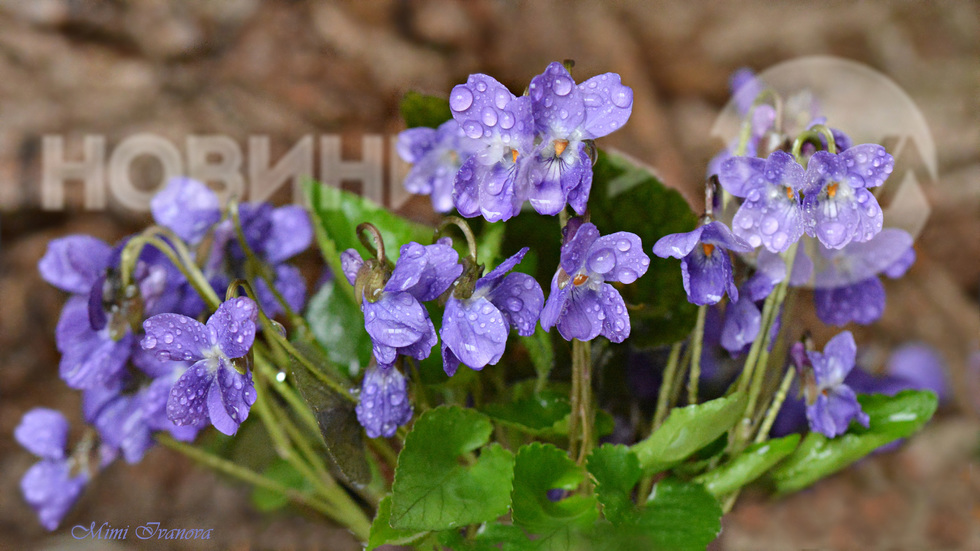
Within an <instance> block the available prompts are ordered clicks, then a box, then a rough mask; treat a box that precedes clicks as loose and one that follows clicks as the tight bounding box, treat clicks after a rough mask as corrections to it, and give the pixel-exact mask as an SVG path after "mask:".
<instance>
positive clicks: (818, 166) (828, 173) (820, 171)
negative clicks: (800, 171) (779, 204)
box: [803, 151, 851, 195]
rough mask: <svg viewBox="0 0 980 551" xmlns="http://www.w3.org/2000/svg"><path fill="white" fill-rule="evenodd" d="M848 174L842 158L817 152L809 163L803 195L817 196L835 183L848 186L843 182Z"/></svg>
mask: <svg viewBox="0 0 980 551" xmlns="http://www.w3.org/2000/svg"><path fill="white" fill-rule="evenodd" d="M846 173H847V167H846V166H845V165H844V162H843V160H842V159H841V157H840V156H838V155H834V154H833V153H830V152H829V151H817V152H816V153H814V154H813V155H812V156H811V157H810V160H809V161H807V166H806V173H805V174H804V178H803V179H804V185H803V193H805V194H806V195H816V194H817V193H820V192H821V191H822V190H823V189H824V188H825V187H826V186H827V185H828V184H831V183H834V182H837V183H838V184H839V185H840V184H843V185H847V184H846V183H844V182H843V180H844V179H845V174H846ZM848 187H851V186H848Z"/></svg>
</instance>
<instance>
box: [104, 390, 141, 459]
mask: <svg viewBox="0 0 980 551" xmlns="http://www.w3.org/2000/svg"><path fill="white" fill-rule="evenodd" d="M89 422H90V423H92V425H93V426H94V427H95V428H96V430H97V431H98V433H99V439H100V440H102V442H103V444H105V445H107V446H111V447H113V448H115V449H116V450H118V451H121V452H122V456H123V459H125V460H126V462H127V463H129V464H135V463H139V462H140V461H142V460H143V456H144V455H145V454H146V452H147V450H149V449H150V448H152V447H153V437H152V435H151V434H150V428H149V427H148V426H147V425H146V422H145V420H144V418H143V411H142V408H141V407H140V400H139V399H138V398H137V396H136V395H132V394H117V395H116V396H115V397H113V399H111V400H109V401H108V402H106V403H105V404H104V405H103V406H102V407H101V408H99V410H98V413H97V414H96V415H95V416H94V418H92V419H89Z"/></svg>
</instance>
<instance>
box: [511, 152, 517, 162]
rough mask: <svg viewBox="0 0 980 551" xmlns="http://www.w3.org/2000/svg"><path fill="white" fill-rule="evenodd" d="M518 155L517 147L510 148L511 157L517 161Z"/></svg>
mask: <svg viewBox="0 0 980 551" xmlns="http://www.w3.org/2000/svg"><path fill="white" fill-rule="evenodd" d="M517 155H518V153H517V150H516V149H511V150H510V158H511V159H513V160H514V162H515V163H516V162H517Z"/></svg>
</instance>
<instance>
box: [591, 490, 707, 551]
mask: <svg viewBox="0 0 980 551" xmlns="http://www.w3.org/2000/svg"><path fill="white" fill-rule="evenodd" d="M720 532H721V507H720V506H719V505H718V502H717V501H716V500H715V498H714V497H712V496H711V494H709V493H708V492H707V491H706V490H705V489H704V488H703V487H702V486H701V485H700V484H696V483H691V482H682V481H680V480H678V479H676V478H668V479H665V480H662V481H660V482H659V483H657V485H656V486H655V487H654V490H653V493H652V494H651V495H650V500H649V501H648V502H647V503H646V507H645V508H644V509H643V510H641V511H638V512H637V513H636V514H635V515H634V516H633V518H632V519H630V520H629V522H626V523H623V524H619V525H613V524H609V523H605V522H602V523H599V524H598V525H597V526H596V529H595V531H594V532H593V533H592V536H591V541H590V545H589V546H588V549H589V551H695V550H697V551H703V550H704V549H705V548H706V547H707V546H708V544H710V543H711V542H712V541H714V539H715V538H716V537H718V534H719V533H720ZM583 549H584V547H583Z"/></svg>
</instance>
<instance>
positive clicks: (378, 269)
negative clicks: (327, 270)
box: [341, 218, 650, 438]
mask: <svg viewBox="0 0 980 551" xmlns="http://www.w3.org/2000/svg"><path fill="white" fill-rule="evenodd" d="M564 240H565V243H564V245H563V246H562V250H561V266H560V267H559V268H558V270H557V272H556V273H555V276H554V278H553V280H552V283H551V293H550V295H549V296H548V299H547V301H546V300H545V298H544V293H543V291H542V289H541V286H540V285H539V284H538V282H537V281H535V279H534V278H533V277H531V276H529V275H527V274H524V273H520V272H513V271H512V270H513V269H514V268H515V267H516V266H517V265H518V264H519V263H520V262H521V260H522V259H523V258H524V255H525V254H526V253H527V251H528V249H527V248H526V247H525V248H524V249H521V250H520V251H518V252H517V253H516V254H514V255H513V256H511V257H510V258H508V259H506V260H504V261H503V262H501V263H500V264H499V265H498V266H497V267H496V268H494V269H493V270H491V271H490V272H489V273H487V274H483V270H484V267H483V266H482V265H477V264H476V262H475V260H473V259H471V258H466V259H463V260H462V262H461V261H460V258H459V255H458V253H457V252H456V250H455V249H453V247H452V244H451V241H450V240H449V239H448V238H442V239H440V240H438V241H437V242H436V243H433V244H432V245H421V244H419V243H414V242H412V243H407V244H405V245H402V247H401V250H400V252H399V256H398V260H397V261H395V262H394V265H393V266H391V265H390V263H389V261H388V260H387V259H386V258H384V256H383V255H381V256H380V257H379V258H370V259H368V260H364V259H363V258H362V257H361V256H360V254H358V252H357V251H356V250H354V249H348V250H347V251H345V252H344V253H343V254H342V255H341V260H342V263H343V270H344V275H345V276H346V278H347V281H348V282H349V283H350V284H351V285H353V286H354V287H355V289H356V290H357V298H358V300H360V302H361V310H362V311H363V312H364V327H365V329H366V330H367V333H368V335H369V336H370V337H371V343H372V348H373V352H374V360H375V363H374V364H373V365H372V366H371V367H369V368H368V370H367V373H366V374H365V376H364V381H363V383H362V391H361V397H360V402H359V404H358V405H357V408H356V410H357V418H358V420H359V421H360V423H361V424H362V425H363V426H364V428H365V430H366V432H367V434H368V436H370V437H372V438H376V437H379V436H386V437H387V436H392V435H394V434H395V431H396V430H397V428H398V427H399V426H400V425H403V424H405V423H407V422H408V421H409V420H410V419H411V417H412V408H411V405H410V403H409V400H408V396H407V388H406V384H405V378H404V375H402V373H401V372H400V371H399V370H398V368H397V367H396V366H395V363H396V361H397V360H398V358H399V356H407V357H410V358H414V359H415V360H424V359H425V358H427V357H428V356H429V354H430V353H431V352H432V348H433V347H434V346H435V345H436V343H437V342H439V340H440V338H441V343H442V344H441V350H442V360H443V369H444V370H445V372H446V374H447V375H449V376H452V375H453V374H455V373H456V370H457V369H458V368H459V366H460V365H461V364H462V365H466V366H468V367H470V368H471V369H476V370H480V369H483V368H484V367H486V366H487V365H494V364H496V363H497V362H499V361H500V359H501V357H502V356H503V354H504V351H505V348H506V343H507V336H508V334H509V333H510V331H511V329H516V331H517V333H518V334H519V335H522V336H530V335H532V334H533V333H534V331H535V327H536V326H537V325H538V322H540V324H541V327H542V328H543V329H544V330H550V329H551V328H552V327H557V329H558V332H559V333H560V334H561V336H562V337H564V338H565V339H566V340H572V339H578V340H581V341H587V340H592V339H594V338H596V337H598V336H599V335H602V336H604V337H606V338H608V339H609V340H610V341H613V342H622V341H623V340H625V339H626V337H628V336H629V333H630V320H629V315H628V313H627V311H626V304H625V302H624V301H623V298H622V296H621V295H620V294H619V291H617V290H616V288H615V287H613V286H612V285H610V284H609V282H620V283H632V282H633V281H635V280H636V279H637V278H638V277H640V276H641V275H643V274H644V273H645V272H646V270H647V267H648V266H649V264H650V258H649V257H648V256H647V255H646V254H644V253H643V247H642V245H641V243H640V239H639V237H637V236H636V235H634V234H632V233H628V232H617V233H614V234H611V235H607V236H600V235H599V230H598V229H596V227H595V225H594V224H591V223H588V222H584V223H583V222H582V221H581V220H580V219H577V218H575V219H572V221H570V222H569V224H568V225H567V226H566V228H565V238H564ZM437 299H441V300H443V301H444V303H445V309H444V312H443V317H442V324H441V328H440V330H439V335H438V337H437V336H436V329H435V325H434V324H433V322H432V320H431V319H430V317H429V313H428V310H427V309H426V308H425V306H424V305H423V303H424V302H429V301H435V300H437Z"/></svg>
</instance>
